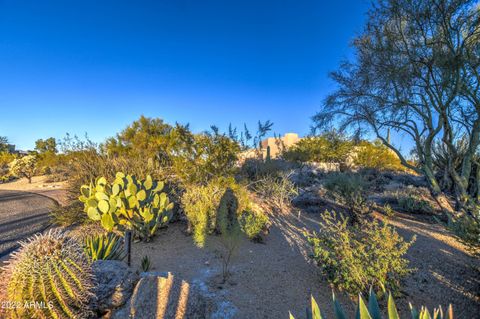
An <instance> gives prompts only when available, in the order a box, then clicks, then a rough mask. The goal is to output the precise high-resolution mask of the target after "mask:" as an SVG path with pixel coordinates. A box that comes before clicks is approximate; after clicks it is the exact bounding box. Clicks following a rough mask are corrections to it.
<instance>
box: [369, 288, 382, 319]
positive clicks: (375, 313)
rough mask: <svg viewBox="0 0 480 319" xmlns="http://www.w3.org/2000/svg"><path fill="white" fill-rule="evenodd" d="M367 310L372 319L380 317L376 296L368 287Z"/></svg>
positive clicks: (379, 318)
mask: <svg viewBox="0 0 480 319" xmlns="http://www.w3.org/2000/svg"><path fill="white" fill-rule="evenodd" d="M368 312H369V313H370V316H371V317H372V319H382V314H381V312H380V306H379V305H378V301H377V296H376V295H375V292H374V291H373V289H372V288H370V296H369V298H368Z"/></svg>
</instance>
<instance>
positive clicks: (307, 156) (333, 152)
mask: <svg viewBox="0 0 480 319" xmlns="http://www.w3.org/2000/svg"><path fill="white" fill-rule="evenodd" d="M352 146H353V143H352V142H351V141H349V140H348V139H347V138H346V137H344V136H343V135H341V134H338V133H336V132H335V131H333V132H329V133H325V134H323V135H320V136H315V137H306V138H303V139H301V140H300V141H298V143H296V144H295V145H294V146H292V147H290V148H289V149H288V150H287V151H285V152H284V154H283V158H285V159H286V160H288V161H294V162H301V163H304V162H329V163H341V162H344V160H345V158H346V157H347V156H348V154H350V152H351V149H352Z"/></svg>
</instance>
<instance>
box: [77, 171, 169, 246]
mask: <svg viewBox="0 0 480 319" xmlns="http://www.w3.org/2000/svg"><path fill="white" fill-rule="evenodd" d="M163 187H164V183H163V182H161V181H155V180H153V179H152V177H151V176H150V175H148V176H147V177H146V178H145V179H144V180H139V179H137V178H136V177H135V176H131V175H125V174H124V173H121V172H118V173H117V174H116V178H115V180H114V181H113V183H111V184H110V183H108V181H107V179H106V178H105V177H99V178H97V179H96V181H95V183H90V185H82V187H81V188H80V192H81V196H80V197H79V199H80V201H82V202H83V203H84V211H85V212H86V213H87V215H88V217H89V218H90V219H92V220H96V221H100V223H101V225H102V227H103V228H104V229H105V230H106V231H108V232H111V231H112V230H113V229H114V228H116V229H119V230H121V231H124V230H134V231H135V232H136V234H137V235H138V236H139V237H140V238H141V239H142V240H145V241H148V240H150V239H151V237H152V236H153V235H155V232H156V231H157V229H158V228H159V227H160V226H162V225H163V224H165V223H166V222H167V221H168V220H169V219H170V212H171V210H172V208H173V203H170V201H169V199H168V197H167V194H166V193H164V192H162V190H163Z"/></svg>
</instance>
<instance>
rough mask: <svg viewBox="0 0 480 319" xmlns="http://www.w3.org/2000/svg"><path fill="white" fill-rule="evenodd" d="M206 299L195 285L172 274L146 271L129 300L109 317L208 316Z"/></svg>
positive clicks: (168, 318)
mask: <svg viewBox="0 0 480 319" xmlns="http://www.w3.org/2000/svg"><path fill="white" fill-rule="evenodd" d="M209 307H210V306H209V302H208V299H207V298H206V297H204V296H203V295H202V293H201V291H200V289H199V288H198V287H196V286H195V285H191V284H189V283H188V282H186V281H184V280H180V279H176V278H175V276H174V275H173V274H171V273H167V274H166V276H157V275H155V274H154V273H150V274H148V273H145V274H144V276H143V277H142V278H141V279H140V280H139V282H138V283H137V285H136V286H135V289H134V292H133V294H132V296H131V298H130V300H129V301H128V302H127V303H126V304H125V305H124V306H123V307H122V308H119V309H117V310H115V311H114V312H113V313H112V315H111V317H110V318H112V319H127V318H135V319H151V318H157V319H160V318H162V319H170V318H179V319H180V318H185V319H186V318H188V319H190V318H193V319H194V318H208V316H207V313H208V312H209V309H210V308H209Z"/></svg>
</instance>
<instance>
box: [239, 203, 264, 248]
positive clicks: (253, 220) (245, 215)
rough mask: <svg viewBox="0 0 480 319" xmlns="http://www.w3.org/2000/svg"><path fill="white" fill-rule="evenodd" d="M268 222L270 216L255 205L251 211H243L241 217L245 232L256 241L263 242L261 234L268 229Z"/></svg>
mask: <svg viewBox="0 0 480 319" xmlns="http://www.w3.org/2000/svg"><path fill="white" fill-rule="evenodd" d="M268 222H269V219H268V216H267V215H265V213H264V212H263V210H262V209H261V208H260V207H259V206H258V205H255V204H253V205H252V207H251V210H248V211H243V212H242V214H241V216H240V225H241V227H242V230H243V232H244V233H245V234H246V235H247V237H248V238H250V239H252V240H254V241H261V237H260V234H261V233H262V231H265V230H266V229H267V227H268Z"/></svg>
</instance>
